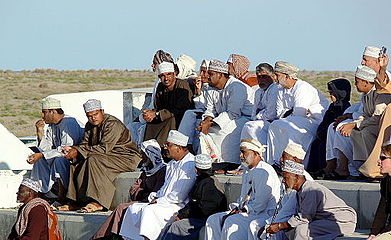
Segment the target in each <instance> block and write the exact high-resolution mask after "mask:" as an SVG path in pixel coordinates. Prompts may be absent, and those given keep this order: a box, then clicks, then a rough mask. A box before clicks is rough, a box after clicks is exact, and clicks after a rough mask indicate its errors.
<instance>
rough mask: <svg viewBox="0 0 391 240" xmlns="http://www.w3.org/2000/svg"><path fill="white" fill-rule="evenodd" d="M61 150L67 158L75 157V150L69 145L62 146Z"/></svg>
mask: <svg viewBox="0 0 391 240" xmlns="http://www.w3.org/2000/svg"><path fill="white" fill-rule="evenodd" d="M61 152H63V153H64V154H65V156H64V157H65V158H66V159H68V160H72V159H75V158H76V157H77V150H76V149H74V148H73V147H70V146H66V147H62V148H61Z"/></svg>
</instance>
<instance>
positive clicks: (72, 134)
mask: <svg viewBox="0 0 391 240" xmlns="http://www.w3.org/2000/svg"><path fill="white" fill-rule="evenodd" d="M45 124H48V125H47V130H46V131H45V130H44V128H45ZM35 127H36V131H37V139H38V149H39V153H34V154H32V155H30V156H29V157H28V160H27V162H28V163H30V164H34V165H33V169H32V171H31V179H33V180H36V181H38V182H39V183H40V185H41V186H42V188H41V190H40V192H42V193H47V192H49V191H50V190H51V189H52V186H53V184H54V183H55V182H57V183H58V191H57V195H58V200H59V201H60V202H61V201H65V195H66V189H67V188H68V184H69V166H70V162H69V160H67V159H65V158H64V154H63V153H62V152H61V147H63V146H73V145H77V144H79V143H80V142H81V139H82V138H83V134H84V130H83V128H81V127H80V125H79V123H78V121H77V120H76V119H75V118H73V117H69V116H67V115H65V114H64V111H63V110H62V108H61V102H60V101H59V100H57V99H54V98H45V99H43V101H42V119H40V120H39V121H37V123H36V124H35Z"/></svg>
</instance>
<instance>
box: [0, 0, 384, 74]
mask: <svg viewBox="0 0 391 240" xmlns="http://www.w3.org/2000/svg"><path fill="white" fill-rule="evenodd" d="M1 5H2V6H1V8H0V30H1V35H0V69H11V70H22V69H35V68H54V69H71V70H72V69H149V66H150V64H151V58H152V56H153V54H154V53H155V51H156V50H158V49H163V50H165V51H168V52H170V53H171V54H172V55H173V56H174V57H177V56H179V55H180V54H187V55H189V56H192V57H193V58H194V59H195V60H196V61H197V63H200V62H201V60H202V59H203V58H207V59H221V60H223V61H226V60H227V58H228V55H229V54H230V53H238V54H241V55H244V56H247V57H248V58H249V59H250V61H251V63H252V64H251V67H252V68H254V67H255V66H256V65H257V64H258V63H260V62H269V63H272V64H274V62H275V61H277V60H285V61H289V62H292V63H294V64H296V65H297V66H298V67H299V68H301V69H307V70H337V71H340V70H352V71H353V70H355V67H356V66H357V65H358V64H359V63H360V59H361V54H362V51H363V49H364V47H365V46H366V45H374V46H382V45H385V46H387V47H388V48H389V50H390V51H391V29H390V25H389V23H390V18H389V17H388V18H386V16H387V15H388V12H389V9H391V1H390V0H379V1H378V0H371V1H369V0H328V1H325V0H303V1H300V0H298V1H288V0H286V1H284V0H269V1H265V0H253V1H247V0H242V1H237V0H236V1H235V0H221V1H220V0H209V1H207V0H199V1H183V0H182V1H180V0H173V1H170V0H167V1H131V0H111V1H107V0H79V1H76V0H66V1H65V0H34V1H31V0H16V1H15V0H2V4H1Z"/></svg>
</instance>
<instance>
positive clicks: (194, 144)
mask: <svg viewBox="0 0 391 240" xmlns="http://www.w3.org/2000/svg"><path fill="white" fill-rule="evenodd" d="M208 65H209V61H208V60H203V61H202V63H201V67H200V76H199V79H196V81H197V82H196V84H195V85H196V94H195V97H194V98H193V101H194V106H195V109H190V110H187V111H186V112H185V114H184V115H183V118H182V121H181V123H180V125H179V128H178V131H179V132H181V133H183V134H185V135H186V136H188V137H189V143H188V144H189V148H192V149H193V150H194V151H197V149H198V147H199V141H197V140H198V138H196V135H197V132H196V127H197V126H198V125H199V124H200V122H201V120H202V119H201V118H202V115H203V113H204V112H205V110H206V109H207V108H209V109H213V105H214V104H215V103H216V102H217V101H218V100H219V91H218V89H217V88H214V87H212V86H209V84H208ZM198 85H200V87H198Z"/></svg>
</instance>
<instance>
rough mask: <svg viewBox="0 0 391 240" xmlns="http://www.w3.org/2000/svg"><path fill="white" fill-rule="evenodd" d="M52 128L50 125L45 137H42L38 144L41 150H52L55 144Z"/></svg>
mask: <svg viewBox="0 0 391 240" xmlns="http://www.w3.org/2000/svg"><path fill="white" fill-rule="evenodd" d="M52 136H53V134H52V128H51V127H50V126H49V127H48V128H47V130H46V131H45V135H44V137H43V138H42V139H41V142H40V143H39V145H38V148H39V150H40V151H41V152H45V151H50V150H51V149H52V145H53V139H52Z"/></svg>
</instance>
